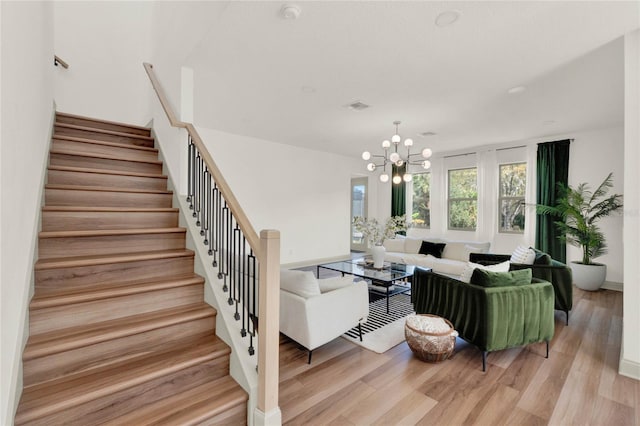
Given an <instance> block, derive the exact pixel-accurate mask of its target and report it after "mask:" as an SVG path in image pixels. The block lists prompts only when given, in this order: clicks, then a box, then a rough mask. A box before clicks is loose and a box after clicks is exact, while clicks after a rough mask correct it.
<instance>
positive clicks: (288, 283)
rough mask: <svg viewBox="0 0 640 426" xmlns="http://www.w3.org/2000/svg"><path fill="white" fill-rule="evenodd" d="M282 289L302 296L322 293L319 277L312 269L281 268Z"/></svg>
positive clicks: (307, 296) (306, 296)
mask: <svg viewBox="0 0 640 426" xmlns="http://www.w3.org/2000/svg"><path fill="white" fill-rule="evenodd" d="M280 289H281V290H286V291H288V292H289V293H293V294H297V295H298V296H300V297H304V298H305V299H306V298H309V297H313V296H319V295H320V286H319V285H318V279H317V278H316V277H315V275H314V274H313V272H312V271H295V270H289V269H281V270H280Z"/></svg>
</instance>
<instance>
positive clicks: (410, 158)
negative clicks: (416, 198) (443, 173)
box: [362, 121, 433, 184]
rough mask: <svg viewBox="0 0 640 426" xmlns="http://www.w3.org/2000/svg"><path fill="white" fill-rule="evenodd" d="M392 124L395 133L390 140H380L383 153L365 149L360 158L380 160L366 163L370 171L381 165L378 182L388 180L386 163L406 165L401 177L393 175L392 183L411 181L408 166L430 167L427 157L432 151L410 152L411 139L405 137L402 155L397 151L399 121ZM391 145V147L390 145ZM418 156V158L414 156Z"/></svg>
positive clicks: (399, 165) (428, 149) (426, 149)
mask: <svg viewBox="0 0 640 426" xmlns="http://www.w3.org/2000/svg"><path fill="white" fill-rule="evenodd" d="M393 124H394V125H395V126H396V133H395V134H394V135H393V136H392V137H391V141H389V140H388V139H385V140H384V141H382V149H383V150H384V154H383V155H373V154H371V153H370V152H369V151H365V152H363V153H362V159H363V160H365V161H369V160H371V159H374V160H373V161H377V160H375V159H379V160H380V161H381V163H380V164H376V163H374V162H373V161H371V162H370V163H368V164H367V170H369V171H370V172H373V171H375V170H376V169H377V168H379V167H382V173H381V174H380V182H382V183H386V182H389V175H388V174H387V164H395V165H396V166H397V167H402V166H403V165H406V168H405V172H404V175H403V176H402V177H401V176H400V175H399V174H396V175H395V176H393V179H392V180H393V183H395V184H399V183H400V182H402V181H403V180H404V181H405V182H411V178H412V176H411V173H409V166H410V165H412V166H421V167H422V168H423V169H425V170H426V169H428V168H429V167H431V161H429V158H430V157H431V154H432V153H433V152H432V151H431V149H430V148H425V149H423V150H422V152H420V153H415V154H412V153H411V147H412V146H413V139H409V138H407V139H405V140H404V147H405V148H406V149H407V153H406V155H405V156H402V154H400V153H399V152H398V146H399V145H400V140H401V139H402V138H400V135H399V134H398V125H399V124H400V122H399V121H394V122H393ZM391 145H393V147H392V146H391ZM416 157H420V159H418V158H416Z"/></svg>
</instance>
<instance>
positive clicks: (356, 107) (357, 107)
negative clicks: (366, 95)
mask: <svg viewBox="0 0 640 426" xmlns="http://www.w3.org/2000/svg"><path fill="white" fill-rule="evenodd" d="M344 107H345V108H349V109H350V110H352V111H362V110H363V109H367V108H369V105H367V104H365V103H363V102H360V101H355V102H351V103H350V104H347V105H345V106H344Z"/></svg>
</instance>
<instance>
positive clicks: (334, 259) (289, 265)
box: [280, 253, 351, 269]
mask: <svg viewBox="0 0 640 426" xmlns="http://www.w3.org/2000/svg"><path fill="white" fill-rule="evenodd" d="M347 259H351V254H350V253H345V254H343V255H341V256H334V257H325V258H322V259H313V260H303V261H301V262H292V263H285V264H282V265H280V267H282V268H284V269H295V268H305V267H307V266H314V265H319V264H321V263H330V262H339V261H341V260H347Z"/></svg>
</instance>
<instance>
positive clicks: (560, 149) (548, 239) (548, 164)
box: [536, 139, 571, 263]
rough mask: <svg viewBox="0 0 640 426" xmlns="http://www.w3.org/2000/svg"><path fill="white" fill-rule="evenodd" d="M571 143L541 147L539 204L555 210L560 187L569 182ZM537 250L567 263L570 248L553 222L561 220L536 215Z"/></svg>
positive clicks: (539, 157)
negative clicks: (561, 239) (560, 237)
mask: <svg viewBox="0 0 640 426" xmlns="http://www.w3.org/2000/svg"><path fill="white" fill-rule="evenodd" d="M570 143H571V140H569V139H567V140H562V141H555V142H546V143H540V144H538V159H537V160H538V161H537V163H536V170H537V175H538V176H537V182H536V184H537V185H536V202H537V204H543V205H546V206H554V205H555V204H556V198H557V195H558V192H557V191H558V189H557V186H558V185H557V184H558V183H559V182H561V183H563V184H564V185H567V184H568V182H569V144H570ZM536 219H537V220H536V248H537V249H538V250H541V251H543V252H545V253H548V254H549V256H551V258H553V259H555V260H558V261H560V262H562V263H566V262H567V245H566V244H565V243H564V242H562V241H560V240H559V239H558V237H559V235H560V234H559V233H558V230H557V229H556V226H555V225H554V223H553V222H555V221H556V220H558V218H556V217H554V216H551V215H541V214H537V215H536Z"/></svg>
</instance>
